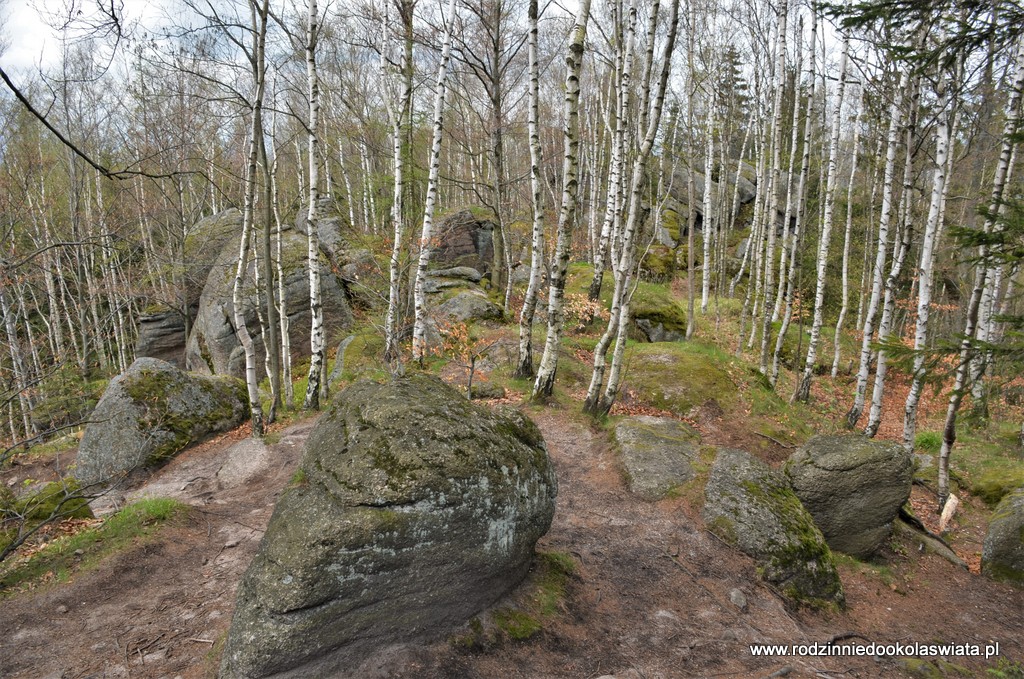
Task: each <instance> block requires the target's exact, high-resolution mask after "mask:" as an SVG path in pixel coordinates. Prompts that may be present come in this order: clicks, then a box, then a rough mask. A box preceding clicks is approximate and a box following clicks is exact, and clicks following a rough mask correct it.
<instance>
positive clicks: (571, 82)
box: [531, 0, 591, 400]
mask: <svg viewBox="0 0 1024 679" xmlns="http://www.w3.org/2000/svg"><path fill="white" fill-rule="evenodd" d="M590 2H591V0H580V5H579V10H578V11H577V13H576V21H575V23H574V25H573V28H572V33H571V38H570V39H569V45H568V46H567V48H566V53H565V102H564V115H565V129H564V131H563V135H562V136H563V140H562V141H563V147H564V154H563V159H562V201H561V207H560V209H559V211H558V227H557V231H556V240H555V253H554V254H555V256H554V262H553V263H552V267H551V280H550V282H549V287H548V327H547V335H546V337H545V340H544V354H543V355H542V356H541V359H540V366H539V367H538V370H537V379H536V380H535V381H534V384H533V392H532V395H531V398H533V399H534V400H536V399H539V398H546V397H549V396H551V394H552V392H553V391H554V388H555V373H556V371H557V369H558V352H559V349H560V348H561V338H562V325H563V323H564V321H565V311H564V309H563V301H564V298H565V277H566V273H567V271H568V268H569V241H570V239H571V236H572V234H571V229H572V220H573V218H574V216H575V213H576V203H577V200H578V192H579V146H580V142H579V107H580V71H581V70H582V68H583V47H584V41H585V40H586V37H587V23H588V21H589V20H590Z"/></svg>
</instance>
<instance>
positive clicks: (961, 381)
mask: <svg viewBox="0 0 1024 679" xmlns="http://www.w3.org/2000/svg"><path fill="white" fill-rule="evenodd" d="M1022 88H1024V40H1022V39H1020V38H1018V41H1017V54H1016V57H1015V60H1014V75H1013V84H1012V86H1011V88H1010V97H1009V101H1008V102H1007V106H1006V124H1005V125H1004V127H1003V145H1002V149H1001V151H1000V154H999V162H998V163H997V164H996V172H995V176H994V177H993V179H992V199H991V201H990V202H989V215H988V217H986V219H985V223H984V225H983V226H982V231H983V233H990V232H991V231H992V230H993V229H998V228H1001V227H1000V226H999V225H998V224H997V222H996V221H995V219H994V218H993V217H994V215H995V214H996V213H997V212H998V211H999V210H1000V209H1001V208H1002V206H1003V192H1004V190H1005V188H1006V178H1007V175H1008V174H1009V172H1010V159H1011V158H1012V156H1013V153H1014V150H1015V148H1016V143H1015V139H1014V136H1013V135H1014V133H1015V132H1016V131H1017V130H1018V129H1019V125H1020V122H1021V111H1020V105H1021V90H1022ZM981 250H982V252H981V253H980V254H981V255H982V256H981V257H980V258H979V261H980V262H982V263H981V264H979V265H978V266H977V267H976V270H977V274H976V280H975V285H974V290H973V292H972V294H971V299H970V302H969V304H968V310H967V323H966V327H965V328H964V339H963V341H962V342H961V343H960V362H959V364H958V366H957V371H956V379H955V382H954V384H953V391H952V394H951V395H950V397H949V405H948V407H947V409H946V423H945V426H944V427H943V431H942V448H941V449H940V451H939V483H938V485H939V499H938V503H939V509H940V510H941V509H942V507H943V506H944V505H945V504H946V500H947V498H948V497H949V456H950V453H951V452H952V450H953V445H954V443H956V418H957V413H958V412H959V410H960V403H961V402H962V400H963V396H964V388H965V386H966V384H967V378H968V376H969V375H968V374H969V372H970V359H971V354H972V352H973V341H972V337H973V335H974V332H975V326H976V325H977V322H978V312H979V306H980V305H981V294H982V291H983V290H984V287H985V278H986V273H987V272H986V269H985V264H984V263H983V262H984V261H985V256H986V255H987V254H988V253H987V248H985V247H982V248H981ZM1022 431H1024V430H1022Z"/></svg>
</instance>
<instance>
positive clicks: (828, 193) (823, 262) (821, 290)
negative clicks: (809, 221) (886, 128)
mask: <svg viewBox="0 0 1024 679" xmlns="http://www.w3.org/2000/svg"><path fill="white" fill-rule="evenodd" d="M849 49H850V39H849V38H848V37H847V38H844V39H843V51H842V54H841V55H840V57H839V84H838V86H837V88H836V108H835V113H834V114H833V117H832V135H831V141H830V146H829V154H828V175H827V178H826V180H825V210H824V215H823V217H822V225H821V239H820V240H819V242H818V278H817V283H816V284H815V290H814V320H813V321H812V323H811V337H810V340H809V341H808V343H807V359H806V360H805V362H804V374H803V377H802V378H801V380H800V384H799V386H798V387H797V390H796V393H794V394H793V400H795V401H805V402H806V401H807V399H808V398H809V397H810V394H811V379H812V378H813V377H814V364H815V362H816V361H817V358H818V342H819V340H820V339H821V325H822V322H823V321H824V304H825V273H826V269H827V266H828V250H829V240H830V238H831V236H832V214H833V209H834V207H835V193H836V171H837V165H838V158H837V156H838V154H839V133H840V131H841V124H842V109H843V91H844V89H845V87H846V59H847V55H848V53H849Z"/></svg>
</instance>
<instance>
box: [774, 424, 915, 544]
mask: <svg viewBox="0 0 1024 679" xmlns="http://www.w3.org/2000/svg"><path fill="white" fill-rule="evenodd" d="M786 474H787V475H788V476H789V479H790V482H791V483H792V485H793V490H794V491H795V492H796V494H797V497H799V498H800V501H801V502H803V504H804V507H806V508H807V511H809V512H810V513H811V516H813V517H814V522H815V523H816V524H817V525H818V528H820V529H821V532H822V533H823V534H824V535H825V539H826V540H827V541H828V544H829V546H830V547H831V548H832V549H834V550H837V551H840V552H843V553H845V554H849V555H850V556H855V557H857V558H859V559H864V558H867V557H870V556H871V555H872V554H874V553H875V552H876V551H877V550H878V548H879V547H881V546H882V544H884V543H885V541H886V540H887V539H888V538H889V536H890V535H891V533H892V522H893V520H894V519H895V518H896V516H897V514H899V511H900V507H902V506H903V504H904V503H905V502H906V501H907V500H908V499H909V498H910V486H911V482H912V481H913V475H914V462H913V458H912V456H911V455H910V453H908V452H907V451H906V449H904V448H903V446H901V445H900V444H898V443H892V442H887V441H876V440H874V439H869V438H867V437H865V436H861V435H860V434H846V435H837V436H815V437H814V438H812V439H810V440H809V441H807V443H805V444H804V445H803V446H801V447H800V448H799V449H798V450H797V451H796V452H795V453H793V455H792V456H791V457H790V458H789V460H788V461H787V462H786Z"/></svg>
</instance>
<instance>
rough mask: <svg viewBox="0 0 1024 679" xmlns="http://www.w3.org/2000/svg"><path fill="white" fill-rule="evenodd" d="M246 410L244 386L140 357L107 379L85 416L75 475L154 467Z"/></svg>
mask: <svg viewBox="0 0 1024 679" xmlns="http://www.w3.org/2000/svg"><path fill="white" fill-rule="evenodd" d="M248 414H249V406H248V397H247V395H246V390H245V384H244V383H243V382H242V381H241V380H237V379H235V378H233V377H208V376H204V375H193V374H189V373H185V372H182V371H181V370H178V369H177V368H175V367H174V366H173V365H171V364H170V363H167V362H165V361H161V360H159V359H155V358H139V359H136V361H135V362H134V363H132V364H131V366H130V367H129V368H128V370H127V371H126V372H125V373H123V374H121V375H118V376H117V377H115V378H114V379H113V380H111V381H110V385H109V386H108V387H107V390H106V392H104V394H103V398H101V399H100V402H99V404H97V406H96V409H95V410H94V411H93V413H92V415H91V416H90V418H89V424H88V426H86V428H85V433H84V434H83V435H82V443H81V445H80V446H79V449H78V462H77V467H76V469H75V477H76V478H77V479H78V480H79V481H80V482H81V483H82V485H90V484H106V483H113V482H116V481H118V480H119V479H120V478H121V477H122V476H123V475H124V474H127V473H129V472H131V471H133V470H135V469H138V468H140V467H146V466H153V465H156V464H159V463H160V462H163V461H164V460H166V459H168V458H169V457H171V456H173V455H175V454H176V453H178V452H179V451H181V449H182V448H184V447H185V446H187V445H188V444H190V443H194V442H195V441H198V440H199V439H201V438H202V437H203V436H206V435H207V434H210V433H214V432H220V431H226V430H228V429H232V428H234V427H236V426H238V425H239V424H241V423H242V421H244V420H245V418H246V417H247V416H248Z"/></svg>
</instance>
